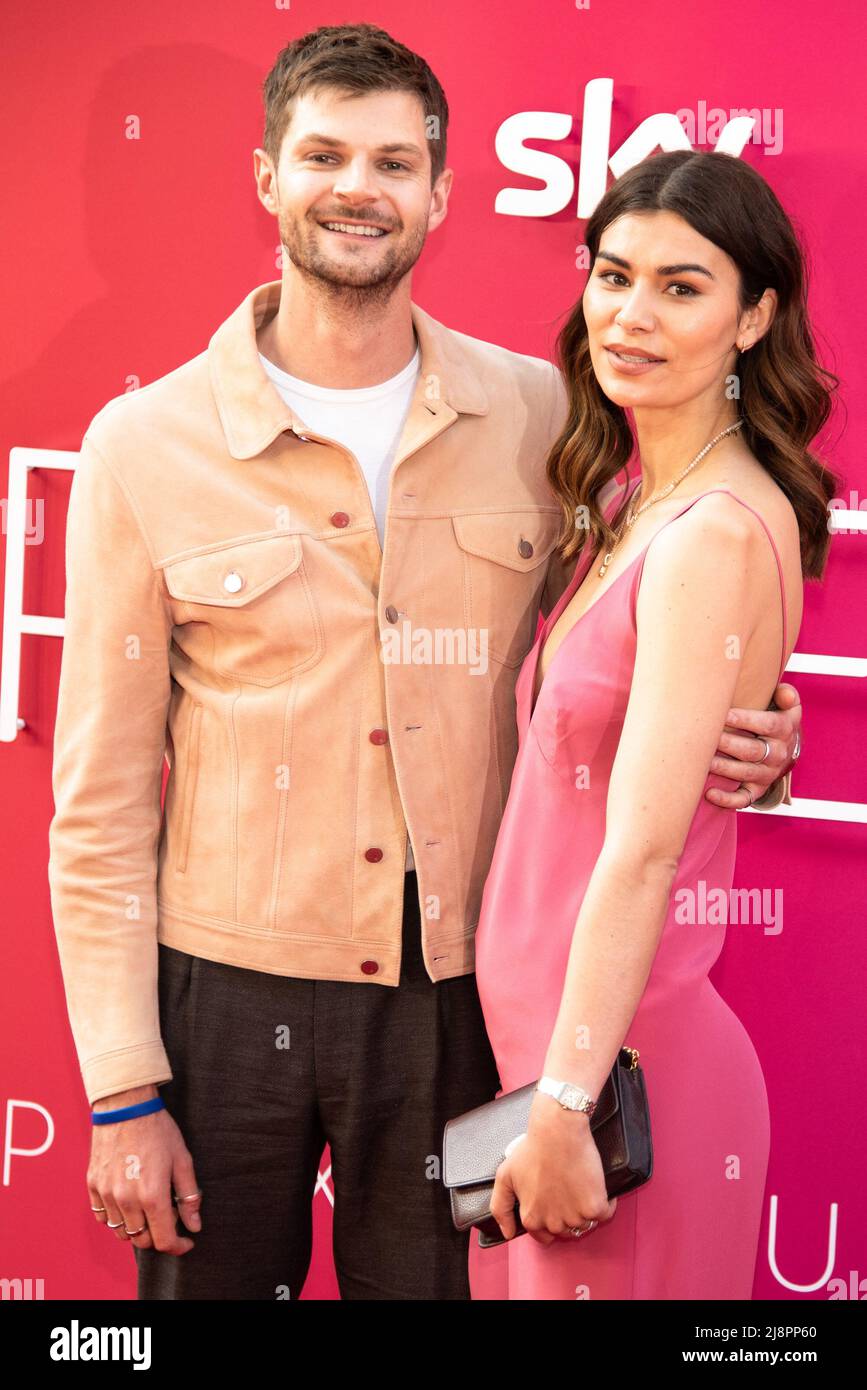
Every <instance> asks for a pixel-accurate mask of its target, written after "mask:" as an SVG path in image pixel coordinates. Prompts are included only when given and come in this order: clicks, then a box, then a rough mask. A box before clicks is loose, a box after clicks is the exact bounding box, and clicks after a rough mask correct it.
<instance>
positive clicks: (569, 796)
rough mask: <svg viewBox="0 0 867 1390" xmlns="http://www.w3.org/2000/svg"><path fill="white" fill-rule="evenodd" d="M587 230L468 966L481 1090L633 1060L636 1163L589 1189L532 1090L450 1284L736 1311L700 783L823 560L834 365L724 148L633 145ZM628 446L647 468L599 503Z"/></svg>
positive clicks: (736, 1224)
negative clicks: (643, 153) (466, 1269)
mask: <svg viewBox="0 0 867 1390" xmlns="http://www.w3.org/2000/svg"><path fill="white" fill-rule="evenodd" d="M586 240H587V244H588V246H589V249H590V252H591V257H592V269H591V271H590V274H589V277H588V280H587V285H586V288H585V290H584V294H583V296H582V299H581V300H580V301H579V303H578V304H577V305H576V306H575V308H574V310H573V312H572V315H571V317H570V319H569V321H568V322H567V323H566V325H565V327H564V329H563V331H562V333H561V335H560V340H559V343H558V347H559V350H560V356H561V359H562V363H563V368H564V376H565V379H566V384H567V388H568V391H569V395H570V406H571V409H570V413H569V419H568V422H567V424H566V426H565V428H564V430H563V433H562V435H561V437H560V439H559V440H558V441H557V443H556V444H555V446H554V448H553V450H552V453H551V456H550V458H549V461H548V476H549V478H550V481H551V484H552V487H553V488H554V490H555V493H556V495H557V496H558V498H559V500H560V502H561V504H562V506H563V511H564V517H565V519H566V531H565V533H564V537H561V550H562V554H563V557H564V559H568V558H570V556H572V555H574V554H575V553H576V551H579V550H580V554H579V558H578V563H577V566H576V569H575V573H574V576H573V579H572V581H571V583H570V584H569V586H568V587H567V589H566V591H565V593H564V594H563V595H562V597H561V599H560V601H559V603H558V604H557V606H556V607H555V608H554V610H553V611H552V612H551V613H550V614H549V616H548V619H547V621H546V623H545V625H544V627H543V628H542V630H541V632H540V634H539V636H538V639H537V641H536V643H535V645H534V647H533V649H532V651H531V652H530V653H529V655H528V657H527V659H526V661H525V663H524V666H523V668H522V671H521V674H520V678H519V681H518V685H517V690H516V699H517V714H518V724H519V753H518V759H517V763H516V766H515V770H514V774H513V778H512V782H511V788H510V794H509V799H508V803H507V805H506V809H505V814H504V817H503V821H502V825H501V829H500V833H499V838H498V840H497V844H496V849H495V853H494V857H493V861H492V865H491V870H490V874H489V877H488V879H487V882H486V885H485V891H484V895H483V900H482V913H481V919H480V922H479V925H478V928H477V935H476V952H477V954H476V961H477V965H476V970H477V981H478V986H479V993H480V997H481V1001H482V1006H483V1009H484V1014H485V1020H486V1025H487V1028H488V1032H489V1035H490V1038H491V1042H492V1045H493V1049H494V1053H495V1057H496V1061H497V1065H498V1068H499V1073H500V1079H501V1082H502V1087H503V1091H511V1090H514V1089H516V1088H517V1087H519V1086H522V1085H525V1084H526V1083H527V1082H529V1081H532V1080H535V1079H537V1078H539V1077H540V1076H542V1075H543V1074H544V1076H545V1077H547V1078H551V1079H552V1085H551V1087H550V1089H551V1090H552V1091H557V1090H558V1089H559V1087H560V1086H561V1084H562V1083H571V1084H572V1085H575V1086H578V1087H581V1088H583V1089H584V1091H585V1092H587V1093H588V1094H589V1096H590V1098H592V1099H594V1100H595V1099H596V1098H597V1097H598V1095H599V1093H600V1090H601V1088H602V1085H603V1083H604V1081H605V1079H606V1077H607V1075H608V1073H609V1071H610V1069H611V1067H612V1065H613V1063H614V1059H615V1057H616V1055H617V1052H618V1049H619V1048H620V1047H621V1046H622V1045H624V1044H626V1045H628V1046H630V1047H635V1048H637V1049H638V1051H639V1054H640V1065H641V1066H642V1067H643V1069H644V1074H645V1081H646V1085H647V1093H648V1101H649V1106H650V1115H651V1129H652V1138H653V1149H654V1171H653V1174H652V1176H651V1178H650V1180H649V1181H648V1182H647V1183H646V1184H645V1185H644V1186H642V1187H641V1188H639V1189H637V1190H635V1191H634V1192H632V1193H629V1194H628V1195H626V1196H623V1197H621V1198H620V1199H619V1200H614V1201H612V1202H610V1203H609V1201H608V1199H607V1196H606V1191H605V1184H604V1179H603V1174H602V1168H601V1162H600V1158H599V1154H598V1151H597V1149H596V1146H595V1144H594V1142H593V1139H592V1136H591V1134H590V1128H589V1119H588V1115H587V1113H585V1112H584V1111H583V1110H580V1109H579V1110H574V1109H566V1108H564V1106H563V1105H562V1104H560V1103H559V1101H558V1099H557V1098H555V1096H554V1095H553V1094H547V1093H545V1092H543V1091H539V1092H537V1094H536V1095H535V1097H534V1101H533V1106H532V1111H531V1117H530V1122H529V1125H528V1129H527V1134H526V1136H525V1137H524V1138H523V1139H522V1140H521V1141H520V1142H519V1143H517V1144H516V1145H515V1146H513V1147H511V1148H510V1152H509V1156H508V1157H507V1158H506V1160H505V1161H504V1162H503V1163H502V1164H501V1165H500V1167H499V1169H498V1171H497V1181H496V1187H495V1193H494V1207H493V1210H494V1214H495V1216H496V1217H497V1220H498V1222H499V1224H500V1227H501V1229H502V1231H503V1233H504V1235H506V1236H507V1237H511V1236H512V1235H513V1234H514V1231H515V1222H514V1216H513V1211H514V1206H515V1203H516V1202H519V1203H520V1214H521V1219H522V1222H523V1224H524V1225H525V1227H527V1229H528V1231H529V1232H530V1235H529V1237H521V1238H519V1239H515V1240H511V1239H509V1240H508V1241H507V1243H506V1244H504V1245H500V1246H497V1247H494V1248H491V1249H486V1250H482V1249H480V1248H479V1247H478V1246H477V1244H476V1243H475V1242H473V1243H472V1245H471V1257H470V1275H471V1284H472V1292H473V1297H474V1298H499V1299H505V1298H513V1299H537V1298H538V1299H558V1298H576V1297H579V1298H580V1297H589V1298H593V1299H615V1298H617V1299H624V1298H626V1299H628V1298H641V1299H679V1298H688V1299H748V1298H750V1296H751V1291H752V1283H753V1274H754V1266H755V1257H756V1249H757V1241H758V1233H759V1224H760V1219H761V1212H762V1201H763V1193H764V1185H765V1176H766V1170H767V1163H768V1150H769V1122H768V1102H767V1095H766V1091H765V1084H764V1079H763V1075H762V1069H761V1066H760V1064H759V1059H758V1057H757V1055H756V1052H755V1050H754V1048H753V1045H752V1043H751V1041H750V1039H749V1036H748V1035H747V1033H746V1031H745V1029H744V1027H743V1025H742V1024H741V1023H740V1021H739V1020H738V1018H737V1017H736V1016H735V1014H734V1013H733V1012H732V1010H731V1009H730V1008H729V1007H728V1005H727V1004H725V1002H724V1001H723V1000H722V998H721V997H720V995H719V994H718V993H717V992H716V990H715V989H714V987H713V986H712V985H711V983H710V981H709V980H708V971H709V970H710V968H711V966H712V965H713V964H714V962H715V961H716V959H717V957H718V955H719V953H720V950H721V949H722V945H723V940H724V935H725V926H724V925H717V923H716V919H715V918H714V920H713V921H712V922H704V923H703V922H702V921H701V907H702V904H703V903H706V902H707V901H708V897H709V895H711V892H712V890H713V889H715V888H717V889H718V888H722V889H723V890H725V892H726V894H727V892H728V890H729V888H730V887H731V884H732V874H733V868H734V862H735V845H736V835H737V831H736V817H735V815H734V814H733V813H732V812H731V811H729V810H726V809H723V808H721V807H718V806H715V805H713V804H712V803H711V802H709V801H708V800H706V799H705V797H704V792H705V790H706V788H707V787H708V786H710V785H718V786H726V787H730V786H732V785H734V784H733V783H732V782H731V781H730V780H729V779H726V778H723V777H721V776H719V775H718V774H716V773H715V772H714V771H713V768H714V762H713V761H712V758H713V754H714V750H715V749H716V747H717V740H718V736H719V733H720V729H721V727H723V726H724V722H725V717H726V714H727V712H728V710H729V708H730V707H735V708H736V707H739V706H755V707H757V708H764V707H766V706H767V704H768V702H769V700H770V697H771V694H772V692H773V691H774V689H775V687H776V685H777V683H778V681H779V679H780V677H781V675H782V673H783V670H784V669H785V666H786V663H787V660H788V658H789V655H790V653H791V651H792V649H793V647H794V644H795V640H796V638H797V635H798V630H799V626H800V622H801V611H802V579H803V577H807V578H818V577H820V576H821V573H822V571H823V568H824V563H825V559H826V554H827V548H828V542H829V534H828V529H827V502H828V499H829V498H830V497H832V496H833V495H834V490H835V486H836V480H835V479H834V478H833V476H832V475H830V474H829V473H828V472H827V471H826V470H824V469H823V468H822V466H821V465H820V464H819V462H818V461H817V460H816V459H815V458H814V457H813V456H812V455H811V454H810V453H809V452H808V448H807V446H808V444H809V442H810V441H811V439H812V438H813V437H814V435H815V434H816V433H817V431H818V430H819V428H820V427H821V426H822V424H823V423H824V422H825V420H826V418H827V416H828V413H829V410H830V405H831V399H832V397H831V392H832V390H833V389H834V387H835V386H836V378H834V377H832V374H831V373H828V372H825V371H824V370H823V369H822V368H820V367H819V366H818V365H817V363H816V360H815V357H814V353H813V348H812V342H811V336H810V331H809V327H808V324H807V319H806V312H805V305H804V275H803V265H802V258H801V253H800V250H799V247H798V243H797V240H796V237H795V235H794V232H793V230H792V228H791V225H790V223H789V220H788V218H787V217H786V214H785V213H784V211H783V209H782V208H781V206H780V204H779V202H778V201H777V199H776V197H775V195H774V194H773V192H772V191H771V189H770V188H769V187H768V185H767V184H766V183H765V181H764V180H763V179H762V178H761V176H760V175H759V174H758V173H756V172H755V171H754V170H753V169H751V168H750V167H749V165H747V164H745V163H743V162H741V160H739V159H736V158H732V157H730V156H728V155H724V154H711V153H701V152H693V151H678V152H676V153H670V154H658V155H655V156H651V157H650V158H649V159H646V160H644V161H643V162H642V163H641V164H639V165H637V166H636V167H634V168H633V169H631V170H630V171H628V172H627V173H626V174H624V175H623V176H622V177H621V178H620V179H619V180H618V181H617V182H616V183H615V184H614V185H613V186H612V187H611V189H610V190H609V191H608V193H607V194H606V195H605V197H604V198H603V200H602V202H601V203H600V204H599V206H598V208H597V209H596V211H595V213H594V214H593V216H592V217H591V218H590V220H589V222H588V224H587V231H586ZM832 383H833V384H832ZM627 411H629V412H631V415H632V420H633V422H634V432H635V438H633V432H632V429H631V428H630V424H629V422H628V420H627V415H626V412H627ZM634 446H637V452H638V455H639V458H640V471H639V472H638V475H637V476H636V477H634V478H633V479H632V480H631V481H629V480H627V482H626V485H625V486H624V487H621V488H619V489H618V490H617V492H616V493H615V494H614V495H613V497H612V496H611V495H610V489H609V490H608V492H607V493H606V497H607V504H606V506H605V507H604V508H603V507H602V506H601V505H600V491H601V490H602V489H603V488H604V487H605V485H606V484H609V483H611V482H612V480H613V479H616V477H617V475H618V474H619V473H621V471H622V470H623V469H624V466H625V464H626V463H627V461H628V460H629V458H630V455H631V453H632V451H633V447H634ZM576 523H577V525H576ZM672 729H682V730H685V731H686V732H685V737H683V738H680V737H678V738H677V739H673V738H671V737H670V731H671V730H672ZM708 766H710V767H711V768H712V771H711V774H710V776H707V775H706V772H707V768H708ZM724 901H728V898H727V897H726V898H725V899H724ZM691 906H692V909H693V910H692V911H691V910H690V907H691ZM696 912H697V913H698V916H697V917H696ZM705 915H711V914H705Z"/></svg>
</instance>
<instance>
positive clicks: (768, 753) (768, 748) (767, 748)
mask: <svg viewBox="0 0 867 1390" xmlns="http://www.w3.org/2000/svg"><path fill="white" fill-rule="evenodd" d="M758 737H759V738H762V736H761V734H759V735H758ZM762 743H763V744H764V745H765V752H764V756H763V757H761V758H759V762H760V763H763V762H765V760H766V759H767V758H769V757H770V756H771V745H770V744H769V743H768V740H767V739H766V738H762Z"/></svg>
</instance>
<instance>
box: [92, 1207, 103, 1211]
mask: <svg viewBox="0 0 867 1390" xmlns="http://www.w3.org/2000/svg"><path fill="white" fill-rule="evenodd" d="M90 1210H91V1211H105V1207H91V1208H90Z"/></svg>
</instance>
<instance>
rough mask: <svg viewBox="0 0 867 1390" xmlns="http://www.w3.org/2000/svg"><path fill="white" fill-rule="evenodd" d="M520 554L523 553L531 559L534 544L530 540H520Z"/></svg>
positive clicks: (525, 557)
mask: <svg viewBox="0 0 867 1390" xmlns="http://www.w3.org/2000/svg"><path fill="white" fill-rule="evenodd" d="M518 554H519V555H523V557H524V559H525V560H529V558H530V556H531V555H532V554H533V546H532V543H531V542H530V541H525V540H521V541H519V542H518Z"/></svg>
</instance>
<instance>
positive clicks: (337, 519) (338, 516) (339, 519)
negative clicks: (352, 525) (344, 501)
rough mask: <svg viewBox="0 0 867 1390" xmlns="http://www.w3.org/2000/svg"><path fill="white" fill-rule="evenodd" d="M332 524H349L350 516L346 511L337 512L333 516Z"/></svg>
mask: <svg viewBox="0 0 867 1390" xmlns="http://www.w3.org/2000/svg"><path fill="white" fill-rule="evenodd" d="M331 525H332V526H348V525H349V517H348V515H347V513H346V512H335V513H334V514H333V516H332V517H331Z"/></svg>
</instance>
